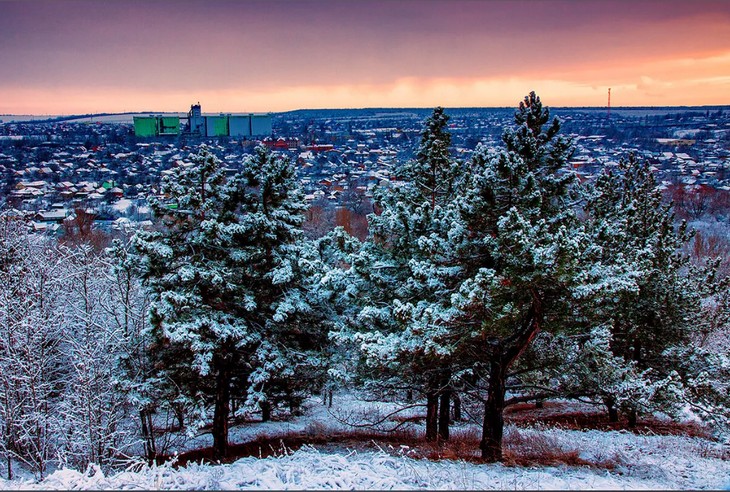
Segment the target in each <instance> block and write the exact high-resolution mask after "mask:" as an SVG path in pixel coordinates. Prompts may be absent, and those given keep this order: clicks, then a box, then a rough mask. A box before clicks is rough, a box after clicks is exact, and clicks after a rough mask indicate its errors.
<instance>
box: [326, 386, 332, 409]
mask: <svg viewBox="0 0 730 492" xmlns="http://www.w3.org/2000/svg"><path fill="white" fill-rule="evenodd" d="M327 394H328V395H329V399H330V402H329V404H328V405H327V407H328V408H332V390H329V391H328V392H327Z"/></svg>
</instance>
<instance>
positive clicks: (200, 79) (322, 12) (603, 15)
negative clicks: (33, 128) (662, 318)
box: [0, 0, 730, 114]
mask: <svg viewBox="0 0 730 492" xmlns="http://www.w3.org/2000/svg"><path fill="white" fill-rule="evenodd" d="M0 75H1V76H0V114H70V113H95V112H121V111H186V110H187V109H188V108H189V107H190V104H191V103H194V102H198V101H200V103H201V104H202V106H203V110H204V111H206V112H219V111H228V112H239V111H286V110H291V109H302V108H360V107H433V106H436V105H442V106H447V107H458V106H461V107H464V106H514V105H515V103H516V102H518V101H519V100H520V99H521V98H522V97H523V96H524V95H525V94H526V93H527V92H529V91H530V90H535V91H536V92H537V93H538V94H539V95H540V96H541V98H542V99H543V100H544V101H545V102H546V103H547V104H549V105H551V106H605V105H606V100H607V89H608V88H609V87H611V104H612V106H667V105H716V104H730V1H724V0H721V1H696V0H695V1H691V2H690V1H679V0H663V1H649V0H614V1H605V0H604V1H593V0H569V1H553V0H527V1H496V0H413V1H410V0H381V1H373V0H359V1H353V0H342V1H335V0H301V1H298V0H288V1H276V0H272V1H254V0H240V1H235V0H230V1H216V0H212V1H172V0H170V1H168V0H147V1H141V0H140V1H133V0H116V1H112V0H106V1H98V0H93V1H85V0H80V1H72V0H48V1H38V0H23V1H7V0H0Z"/></svg>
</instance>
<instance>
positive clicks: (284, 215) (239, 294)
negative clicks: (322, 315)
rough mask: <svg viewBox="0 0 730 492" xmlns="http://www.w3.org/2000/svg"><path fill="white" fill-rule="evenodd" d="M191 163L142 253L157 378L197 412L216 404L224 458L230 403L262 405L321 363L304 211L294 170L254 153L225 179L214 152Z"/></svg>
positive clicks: (144, 239) (161, 207)
mask: <svg viewBox="0 0 730 492" xmlns="http://www.w3.org/2000/svg"><path fill="white" fill-rule="evenodd" d="M191 158H192V160H193V164H194V165H193V166H191V167H190V168H189V169H185V168H178V170H177V174H175V175H173V176H171V177H169V178H168V179H166V180H165V181H164V182H163V187H162V191H163V193H165V194H166V195H167V197H168V200H167V201H166V203H164V204H163V203H162V202H154V203H153V204H152V207H153V210H154V211H155V214H156V215H157V216H158V217H160V218H161V223H162V224H163V226H164V229H163V230H160V231H151V232H141V233H140V234H139V235H138V236H137V239H136V246H137V248H138V249H139V250H140V251H141V253H142V254H143V255H144V257H145V262H144V264H143V268H144V278H145V280H146V282H147V284H148V286H149V287H150V288H151V290H152V292H153V293H154V299H153V302H152V306H151V316H152V322H153V326H154V330H155V335H154V336H155V339H156V341H157V346H156V347H155V350H156V351H157V353H158V354H159V357H160V364H159V366H160V371H162V372H164V373H165V374H166V377H167V378H169V380H170V381H172V382H174V387H175V388H179V390H180V391H181V395H180V396H182V397H183V398H186V399H187V400H188V401H190V402H191V403H195V404H196V405H198V407H199V408H200V409H201V411H203V410H204V408H205V407H206V405H205V404H207V403H212V404H213V406H214V415H213V436H214V448H215V450H216V453H217V455H218V456H219V457H223V456H225V454H226V450H227V445H228V441H227V435H228V418H229V413H230V406H229V405H230V400H231V397H232V394H234V395H244V399H245V400H246V402H248V403H249V404H252V403H259V404H261V403H264V404H265V402H266V401H267V391H269V389H272V390H273V388H274V387H275V380H276V378H284V379H287V380H289V381H293V380H294V378H295V377H296V376H298V375H300V372H301V371H300V369H302V368H304V367H308V366H311V365H312V364H318V363H319V361H318V360H317V359H316V358H312V357H310V352H311V351H316V350H318V349H319V348H320V347H319V343H320V342H321V333H320V328H318V325H317V324H316V323H313V322H312V321H313V320H314V319H315V318H316V313H315V312H314V311H313V310H312V307H311V305H310V302H309V300H308V298H307V293H306V291H305V290H304V289H305V287H306V283H307V275H308V274H309V273H310V272H308V271H307V270H306V268H302V267H300V265H299V262H298V258H299V256H300V253H301V250H302V248H303V247H304V246H303V244H302V239H303V236H302V233H301V223H302V220H303V219H302V211H303V210H304V207H305V206H304V203H303V199H302V194H301V192H300V190H299V188H298V185H297V183H296V180H295V173H294V169H293V166H292V165H291V163H290V162H289V161H288V159H286V158H283V157H280V156H278V155H274V154H271V153H270V152H269V151H267V150H266V149H265V148H263V147H258V148H257V149H256V150H255V153H254V155H253V156H250V157H249V158H247V159H246V161H245V162H244V165H243V169H242V171H241V172H240V173H239V174H238V175H236V176H234V177H232V178H230V179H228V178H226V176H225V174H224V172H223V170H222V169H221V166H220V161H219V160H218V159H217V158H216V157H215V156H214V155H213V154H212V153H211V152H210V151H209V150H208V149H207V148H205V147H202V148H201V149H200V151H199V152H198V153H197V154H195V155H192V156H191ZM274 375H276V378H275V377H274ZM232 391H233V393H232ZM201 416H203V415H201Z"/></svg>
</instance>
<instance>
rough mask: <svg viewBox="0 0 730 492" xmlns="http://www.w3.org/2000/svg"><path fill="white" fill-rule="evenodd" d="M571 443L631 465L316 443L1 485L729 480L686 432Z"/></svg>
mask: <svg viewBox="0 0 730 492" xmlns="http://www.w3.org/2000/svg"><path fill="white" fill-rule="evenodd" d="M559 438H560V440H561V441H562V442H564V443H565V444H570V445H580V446H581V447H583V449H584V450H585V452H586V453H589V454H597V453H599V454H600V453H618V454H620V455H621V456H623V457H624V458H625V459H627V461H630V462H631V463H632V464H631V465H622V466H619V467H617V468H616V469H614V470H600V469H593V468H588V467H566V466H561V467H532V468H519V467H507V466H503V465H499V464H490V465H483V464H471V463H466V462H463V461H448V460H443V461H438V462H433V461H427V460H415V459H412V458H409V457H408V456H403V455H398V454H394V453H393V450H391V449H384V450H382V451H377V452H360V453H358V452H354V451H351V452H337V453H323V452H320V451H318V450H317V449H316V448H313V447H306V448H302V449H300V450H298V451H296V452H293V453H285V452H283V453H282V454H281V455H280V456H278V457H269V458H266V459H258V458H243V459H240V460H238V461H236V462H235V463H232V464H230V465H220V466H211V465H198V464H190V465H188V466H187V467H185V468H180V469H174V468H173V467H171V466H169V465H165V466H157V467H147V466H137V467H130V469H129V470H127V471H124V472H121V473H116V474H110V475H109V476H105V475H104V474H103V473H102V472H101V471H100V470H98V469H89V470H87V471H86V473H79V472H77V471H72V470H59V471H56V472H54V473H53V474H52V475H50V476H49V477H48V478H47V479H46V480H44V481H43V482H41V483H33V482H29V481H23V482H12V483H8V482H2V483H0V486H2V488H3V489H46V490H48V489H55V490H58V489H65V490H71V489H147V490H152V489H220V490H246V489H277V490H281V489H378V490H385V489H420V488H426V489H462V490H463V489H484V490H487V489H502V490H504V489H511V490H524V489H531V490H542V489H545V490H547V489H603V490H606V489H654V490H659V489H722V488H727V486H728V485H730V484H729V483H728V482H730V464H728V462H727V461H723V460H720V459H713V458H707V457H702V452H701V451H700V449H699V448H700V447H701V446H704V444H702V443H699V442H693V440H691V439H687V438H667V437H637V436H634V435H630V434H619V433H615V432H611V433H602V432H586V433H582V432H575V431H573V432H566V433H564V435H562V436H559Z"/></svg>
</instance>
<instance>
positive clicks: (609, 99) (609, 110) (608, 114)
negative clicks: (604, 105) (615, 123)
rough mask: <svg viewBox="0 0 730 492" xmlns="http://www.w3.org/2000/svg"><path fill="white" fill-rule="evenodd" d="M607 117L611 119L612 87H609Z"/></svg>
mask: <svg viewBox="0 0 730 492" xmlns="http://www.w3.org/2000/svg"><path fill="white" fill-rule="evenodd" d="M606 119H611V88H610V87H609V88H608V110H607V111H606Z"/></svg>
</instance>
